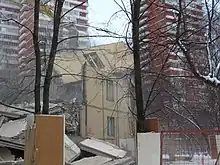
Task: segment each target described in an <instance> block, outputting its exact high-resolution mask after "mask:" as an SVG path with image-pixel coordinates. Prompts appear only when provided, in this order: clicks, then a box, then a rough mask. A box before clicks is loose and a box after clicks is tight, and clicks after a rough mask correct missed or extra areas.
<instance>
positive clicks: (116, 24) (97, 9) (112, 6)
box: [89, 0, 127, 45]
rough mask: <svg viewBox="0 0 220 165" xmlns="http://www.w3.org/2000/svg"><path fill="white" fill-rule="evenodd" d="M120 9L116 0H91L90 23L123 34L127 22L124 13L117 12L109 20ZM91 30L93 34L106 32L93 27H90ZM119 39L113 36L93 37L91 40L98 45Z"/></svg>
mask: <svg viewBox="0 0 220 165" xmlns="http://www.w3.org/2000/svg"><path fill="white" fill-rule="evenodd" d="M117 1H119V0H117ZM119 10H120V8H119V7H118V5H117V4H116V3H115V2H114V0H89V24H90V25H91V26H95V27H98V28H104V29H108V30H110V31H112V32H115V33H117V34H122V33H123V32H124V31H125V28H126V24H127V19H126V16H125V15H124V13H120V14H117V15H116V16H114V17H113V18H112V19H111V21H110V22H109V20H110V18H111V17H112V15H113V14H114V13H115V12H117V11H119ZM89 32H90V34H91V35H95V34H105V33H101V32H98V31H97V30H95V29H93V28H90V29H89ZM117 41H119V40H118V39H113V38H93V39H92V41H91V42H92V44H97V45H98V44H106V43H111V42H117Z"/></svg>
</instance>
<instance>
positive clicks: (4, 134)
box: [0, 114, 135, 165]
mask: <svg viewBox="0 0 220 165" xmlns="http://www.w3.org/2000/svg"><path fill="white" fill-rule="evenodd" d="M10 115H11V114H10ZM11 116H12V115H11ZM0 117H1V118H3V117H2V116H0ZM27 122H28V121H27V119H25V118H22V119H13V120H11V118H7V117H4V120H3V121H2V122H1V123H0V165H23V164H24V160H23V158H21V157H22V156H23V155H24V131H25V129H26V126H27ZM71 139H72V138H69V136H67V135H65V140H64V141H65V165H134V164H135V161H134V159H133V158H132V157H130V156H129V155H128V153H127V151H125V150H123V149H121V148H119V147H118V146H116V145H113V144H111V143H107V142H105V141H102V140H98V139H95V138H86V139H82V138H80V139H81V140H80V141H79V142H77V144H76V143H74V140H71Z"/></svg>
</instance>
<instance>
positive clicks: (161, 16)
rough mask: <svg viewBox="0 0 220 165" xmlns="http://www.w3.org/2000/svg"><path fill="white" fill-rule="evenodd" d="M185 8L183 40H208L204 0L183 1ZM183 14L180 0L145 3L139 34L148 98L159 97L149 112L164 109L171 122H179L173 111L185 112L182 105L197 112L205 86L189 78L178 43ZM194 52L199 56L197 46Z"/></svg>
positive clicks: (145, 90)
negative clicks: (203, 29)
mask: <svg viewBox="0 0 220 165" xmlns="http://www.w3.org/2000/svg"><path fill="white" fill-rule="evenodd" d="M182 9H183V10H182V14H183V15H184V19H185V23H186V24H185V25H183V23H181V25H180V29H179V30H180V34H182V35H181V38H183V39H184V41H187V42H188V41H191V42H192V41H196V42H198V41H201V40H202V39H204V31H202V30H199V29H200V27H201V22H202V19H203V14H204V13H203V3H202V1H201V0H183V1H182ZM179 11H180V10H179V0H142V2H141V9H140V12H141V13H140V17H141V20H140V23H139V25H140V28H139V34H140V41H141V57H140V58H141V65H142V70H143V85H144V88H145V89H144V95H145V99H147V98H149V97H148V96H149V94H152V95H151V97H152V98H154V97H155V98H156V99H155V98H154V99H155V101H154V102H155V103H156V104H154V105H150V107H148V109H151V110H152V111H157V110H158V109H161V112H163V113H165V114H168V115H167V116H168V117H167V118H169V117H170V119H169V121H171V120H173V119H175V117H173V116H171V115H170V114H171V113H170V112H175V111H176V112H178V111H181V108H183V106H181V104H184V106H185V107H187V108H188V109H193V108H192V106H197V105H198V104H199V101H198V100H199V98H197V97H196V96H197V95H196V94H195V93H196V92H198V90H200V89H199V88H200V87H201V85H200V84H198V82H196V80H195V79H190V78H189V77H188V76H189V75H190V74H191V73H190V72H189V70H188V68H187V65H186V62H184V61H185V57H184V55H183V53H182V52H181V49H180V47H179V46H178V44H177V40H176V39H177V33H176V32H177V22H178V14H179V13H178V12H179ZM190 46H193V44H191V45H190ZM191 50H192V49H191ZM194 50H195V51H194V52H197V53H198V55H199V51H200V50H199V48H198V47H196V46H195V47H194ZM194 54H195V55H196V53H194ZM197 59H198V60H199V58H197ZM158 75H159V76H158ZM155 81H156V83H155V84H154V82H155ZM152 86H154V87H153V88H152ZM150 90H151V91H150ZM158 92H159V94H158ZM177 98H178V100H177ZM178 101H179V102H178ZM182 112H183V111H181V113H182ZM173 114H174V113H173ZM176 116H178V115H176ZM163 117H164V116H163ZM172 117H173V118H172ZM176 121H177V120H176Z"/></svg>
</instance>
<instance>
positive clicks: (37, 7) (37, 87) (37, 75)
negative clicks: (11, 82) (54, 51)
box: [33, 0, 41, 114]
mask: <svg viewBox="0 0 220 165" xmlns="http://www.w3.org/2000/svg"><path fill="white" fill-rule="evenodd" d="M39 12H40V1H39V0H35V4H34V33H33V43H34V53H35V58H36V67H35V69H36V71H35V72H36V73H35V87H34V95H35V114H39V113H40V111H41V105H40V86H41V56H40V48H39V43H38V31H39Z"/></svg>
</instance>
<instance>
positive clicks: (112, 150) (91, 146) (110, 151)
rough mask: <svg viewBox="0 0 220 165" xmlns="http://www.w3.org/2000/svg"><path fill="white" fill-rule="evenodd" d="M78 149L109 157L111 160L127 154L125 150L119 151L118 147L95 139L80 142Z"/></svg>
mask: <svg viewBox="0 0 220 165" xmlns="http://www.w3.org/2000/svg"><path fill="white" fill-rule="evenodd" d="M79 147H80V149H81V150H84V151H87V152H90V153H93V154H95V155H101V156H106V157H111V158H113V159H117V158H124V157H125V156H126V154H127V152H126V151H125V150H122V149H120V148H119V147H118V146H116V145H113V144H111V143H108V142H105V141H102V140H98V139H95V138H90V139H85V140H83V141H81V142H80V143H79Z"/></svg>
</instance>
